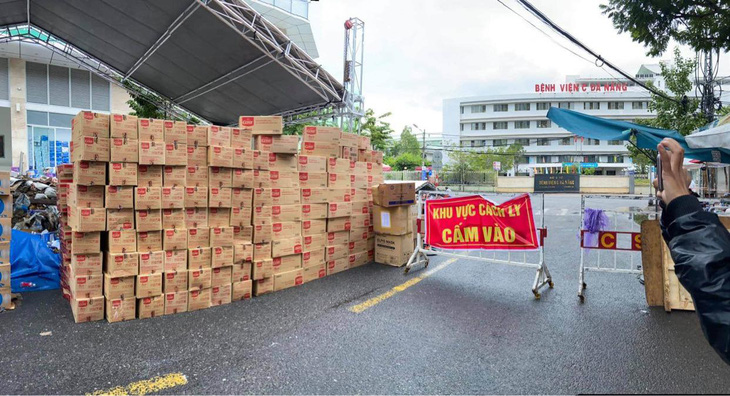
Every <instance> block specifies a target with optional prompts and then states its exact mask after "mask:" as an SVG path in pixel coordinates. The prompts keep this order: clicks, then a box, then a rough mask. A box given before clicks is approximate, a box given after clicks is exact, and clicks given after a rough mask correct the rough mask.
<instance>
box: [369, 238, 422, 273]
mask: <svg viewBox="0 0 730 396" xmlns="http://www.w3.org/2000/svg"><path fill="white" fill-rule="evenodd" d="M411 254H413V234H410V233H408V234H405V235H376V236H375V261H376V262H378V263H381V264H387V265H392V266H394V267H400V266H402V265H405V264H406V262H408V258H409V257H410V256H411Z"/></svg>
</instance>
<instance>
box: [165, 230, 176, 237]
mask: <svg viewBox="0 0 730 396" xmlns="http://www.w3.org/2000/svg"><path fill="white" fill-rule="evenodd" d="M165 234H167V236H169V237H171V236H173V235H175V230H167V232H166V233H165Z"/></svg>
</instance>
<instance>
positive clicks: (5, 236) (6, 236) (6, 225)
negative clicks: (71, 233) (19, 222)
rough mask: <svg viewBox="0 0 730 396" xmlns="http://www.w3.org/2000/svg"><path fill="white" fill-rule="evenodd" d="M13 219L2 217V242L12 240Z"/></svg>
mask: <svg viewBox="0 0 730 396" xmlns="http://www.w3.org/2000/svg"><path fill="white" fill-rule="evenodd" d="M11 231H12V228H11V219H0V243H2V242H10V236H11ZM80 231H100V230H98V229H95V230H80ZM2 251H3V250H0V252H2Z"/></svg>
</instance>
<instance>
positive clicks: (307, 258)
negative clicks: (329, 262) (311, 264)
mask: <svg viewBox="0 0 730 396" xmlns="http://www.w3.org/2000/svg"><path fill="white" fill-rule="evenodd" d="M311 255H312V254H311V253H310V252H306V253H304V254H303V255H302V258H303V259H304V260H309V257H310V256H311Z"/></svg>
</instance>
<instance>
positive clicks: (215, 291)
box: [210, 283, 231, 307]
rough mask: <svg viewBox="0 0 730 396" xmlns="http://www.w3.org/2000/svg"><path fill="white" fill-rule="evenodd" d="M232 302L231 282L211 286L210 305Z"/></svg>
mask: <svg viewBox="0 0 730 396" xmlns="http://www.w3.org/2000/svg"><path fill="white" fill-rule="evenodd" d="M230 303H231V284H230V283H226V284H225V285H220V286H213V287H211V288H210V306H211V307H213V306H218V305H223V304H230Z"/></svg>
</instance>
